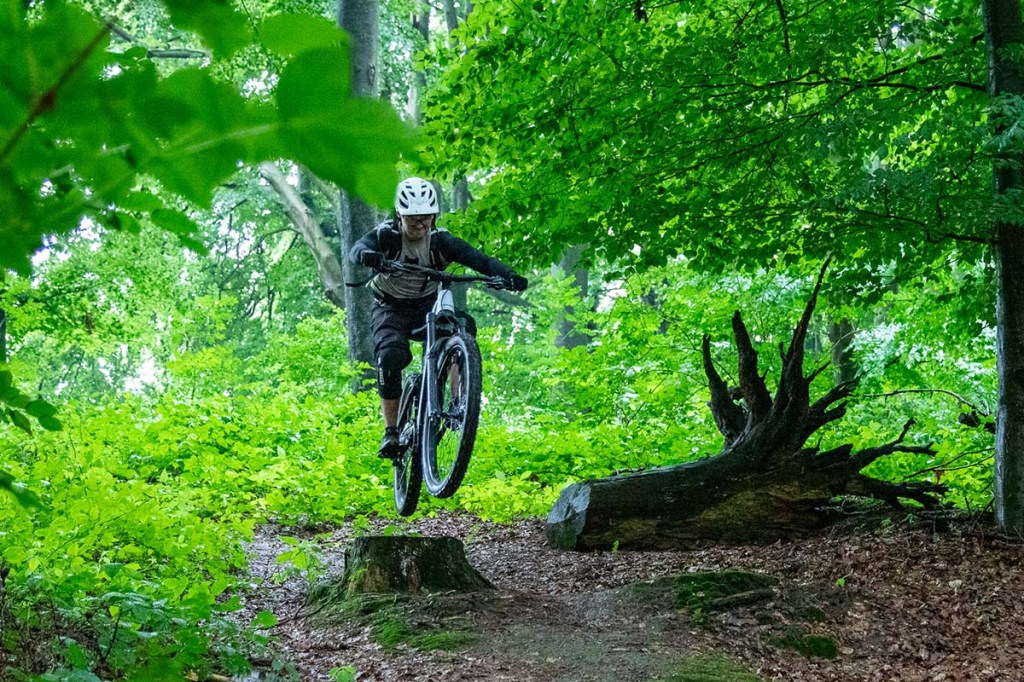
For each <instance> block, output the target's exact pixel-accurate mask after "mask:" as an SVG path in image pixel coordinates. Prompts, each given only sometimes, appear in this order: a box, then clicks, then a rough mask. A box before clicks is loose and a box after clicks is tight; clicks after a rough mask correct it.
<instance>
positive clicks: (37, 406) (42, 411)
mask: <svg viewBox="0 0 1024 682" xmlns="http://www.w3.org/2000/svg"><path fill="white" fill-rule="evenodd" d="M25 411H26V412H28V413H29V415H31V416H33V417H35V418H37V419H38V418H40V417H52V416H53V415H55V414H57V408H56V407H54V406H53V405H51V404H50V403H48V402H46V401H45V400H33V401H31V402H29V404H28V405H26V406H25Z"/></svg>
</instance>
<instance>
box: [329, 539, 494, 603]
mask: <svg viewBox="0 0 1024 682" xmlns="http://www.w3.org/2000/svg"><path fill="white" fill-rule="evenodd" d="M341 584H342V590H343V596H344V597H345V598H350V597H354V596H356V595H360V594H368V593H369V594H374V593H377V594H379V593H399V594H419V593H421V592H448V591H455V592H475V591H477V590H485V589H490V588H491V584H490V583H489V582H488V581H487V579H486V578H484V577H483V576H482V575H480V574H479V573H478V572H477V571H476V569H474V568H473V567H472V566H470V565H469V561H467V560H466V551H465V548H464V547H463V545H462V541H460V540H458V539H457V538H451V537H439V538H436V537H435V538H427V537H407V536H397V535H392V536H383V535H370V536H365V537H361V538H356V539H355V541H354V542H353V543H352V544H351V545H350V546H349V548H348V549H347V550H346V551H345V573H344V575H343V576H342V579H341Z"/></svg>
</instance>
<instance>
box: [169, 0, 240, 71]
mask: <svg viewBox="0 0 1024 682" xmlns="http://www.w3.org/2000/svg"><path fill="white" fill-rule="evenodd" d="M164 4H165V5H166V6H167V11H168V13H169V14H170V15H171V21H172V22H174V24H175V26H178V27H181V28H185V29H188V30H190V31H195V32H196V33H198V34H199V35H200V36H202V38H203V42H205V43H206V44H207V45H209V46H210V49H211V50H213V53H214V54H215V55H217V56H219V57H226V56H228V55H230V54H231V53H232V52H234V51H235V50H237V49H239V48H241V47H244V46H245V45H247V44H248V43H249V41H250V40H251V37H252V32H251V30H250V28H249V24H248V22H247V21H246V19H245V17H244V16H243V15H242V14H240V13H238V12H236V11H235V10H234V8H233V7H232V5H231V3H230V2H229V1H228V0H164Z"/></svg>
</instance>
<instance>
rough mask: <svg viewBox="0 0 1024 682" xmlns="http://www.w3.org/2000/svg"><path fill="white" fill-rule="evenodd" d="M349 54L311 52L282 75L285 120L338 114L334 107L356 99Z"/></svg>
mask: <svg viewBox="0 0 1024 682" xmlns="http://www.w3.org/2000/svg"><path fill="white" fill-rule="evenodd" d="M351 69H352V66H351V62H350V61H349V55H348V52H347V51H345V50H341V49H337V48H320V49H317V50H307V51H305V52H303V53H302V54H300V55H299V56H298V57H296V58H295V59H293V60H292V61H291V63H289V64H288V66H286V67H285V68H284V71H282V72H281V80H280V81H279V82H278V85H277V104H278V108H279V111H280V114H281V118H282V119H283V120H285V121H294V120H297V119H300V118H304V117H308V116H310V114H311V113H319V114H320V117H323V118H327V117H328V115H330V114H334V115H335V116H336V115H337V111H336V110H335V109H334V107H336V106H338V104H339V103H341V102H344V101H345V100H347V99H349V98H350V97H351V96H352V72H351Z"/></svg>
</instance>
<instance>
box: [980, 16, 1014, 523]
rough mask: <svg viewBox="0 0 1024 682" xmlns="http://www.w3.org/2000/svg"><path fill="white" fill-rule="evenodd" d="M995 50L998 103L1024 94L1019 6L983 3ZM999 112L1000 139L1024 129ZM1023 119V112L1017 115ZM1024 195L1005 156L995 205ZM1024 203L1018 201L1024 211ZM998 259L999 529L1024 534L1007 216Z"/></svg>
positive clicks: (1001, 152) (1000, 155) (992, 83)
mask: <svg viewBox="0 0 1024 682" xmlns="http://www.w3.org/2000/svg"><path fill="white" fill-rule="evenodd" d="M981 8H982V16H983V19H984V23H985V41H986V45H987V47H988V67H989V68H988V73H989V78H988V80H989V94H990V95H991V96H992V98H993V99H995V98H998V97H1001V96H1005V95H1013V96H1018V97H1019V96H1020V95H1022V94H1024V68H1022V65H1021V63H1020V61H1019V55H1017V54H1015V53H1014V52H1011V51H1017V52H1019V50H1020V49H1021V47H1022V45H1024V22H1022V20H1021V6H1020V1H1019V0H982V3H981ZM999 109H1000V107H999V106H997V107H995V110H996V111H995V113H994V114H993V119H994V123H995V128H996V131H995V132H996V134H999V133H1001V132H1003V131H1005V130H1006V129H1007V127H1009V126H1011V125H1013V126H1016V125H1018V124H1019V122H1018V121H1016V120H1015V119H1011V118H1010V117H1008V116H1007V115H1006V114H1005V113H1000V112H999ZM1014 111H1016V108H1014ZM1022 188H1024V153H1022V152H1021V151H1020V149H1019V148H1014V149H1000V148H998V147H997V155H996V159H995V187H994V198H995V203H996V206H997V207H998V206H999V205H1000V204H1001V203H1002V202H1004V201H1005V200H1006V197H1007V195H1009V194H1012V193H1016V192H1019V191H1020V190H1021V189H1022ZM1019 201H1020V199H1019V198H1018V199H1016V200H1014V203H1015V206H1014V209H1015V210H1017V211H1019V210H1020V209H1019V206H1017V205H1016V204H1019ZM994 238H995V256H996V365H997V373H998V376H999V408H998V414H997V418H996V454H995V461H996V475H995V511H996V521H997V523H998V524H999V526H1000V527H1001V528H1002V529H1003V530H1005V531H1007V532H1011V533H1014V534H1018V535H1020V534H1024V278H1022V277H1021V267H1022V266H1024V227H1022V226H1021V225H1020V224H1019V223H1018V222H1017V221H1016V220H1015V219H1014V218H1012V217H1010V216H1009V215H1007V212H1005V211H998V210H997V213H996V216H995V225H994Z"/></svg>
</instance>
